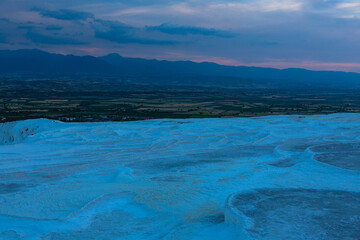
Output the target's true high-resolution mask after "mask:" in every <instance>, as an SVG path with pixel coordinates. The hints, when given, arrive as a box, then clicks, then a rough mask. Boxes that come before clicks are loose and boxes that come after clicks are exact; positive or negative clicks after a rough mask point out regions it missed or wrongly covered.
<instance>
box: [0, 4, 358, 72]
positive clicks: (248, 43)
mask: <svg viewBox="0 0 360 240" xmlns="http://www.w3.org/2000/svg"><path fill="white" fill-rule="evenodd" d="M21 48H38V49H42V50H45V51H49V52H55V53H64V54H75V55H88V54H89V55H94V56H101V55H105V54H108V53H118V54H120V55H122V56H126V57H142V58H155V59H167V60H192V61H199V62H200V61H211V62H217V63H220V64H226V65H247V66H264V67H276V68H288V67H301V68H307V69H315V70H345V71H356V72H360V54H359V53H360V2H359V0H344V1H338V0H277V1H275V0H253V1H250V0H238V1H236V0H234V1H224V0H166V1H165V0H147V1H146V0H131V1H124V0H123V1H122V0H118V1H115V0H101V1H100V0H71V1H70V0H61V1H59V0H48V1H44V0H32V1H29V0H0V49H21Z"/></svg>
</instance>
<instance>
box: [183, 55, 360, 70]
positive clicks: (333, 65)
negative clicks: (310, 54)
mask: <svg viewBox="0 0 360 240" xmlns="http://www.w3.org/2000/svg"><path fill="white" fill-rule="evenodd" d="M190 60H191V61H194V62H214V63H217V64H221V65H228V66H247V67H267V68H278V69H286V68H305V69H309V70H315V71H344V72H359V73H360V63H354V62H316V61H299V62H296V61H286V60H279V59H269V60H266V61H263V62H250V63H249V62H242V61H239V60H235V59H226V58H219V57H203V58H196V57H194V58H190Z"/></svg>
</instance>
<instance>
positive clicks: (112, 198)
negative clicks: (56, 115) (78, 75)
mask: <svg viewBox="0 0 360 240" xmlns="http://www.w3.org/2000/svg"><path fill="white" fill-rule="evenodd" d="M359 146H360V114H334V115H328V116H272V117H260V118H244V119H186V120H151V121H138V122H122V123H71V124H70V123H60V122H53V121H51V120H46V119H39V120H28V121H21V122H14V123H5V124H0V239H1V240H2V239H62V240H63V239H71V240H73V239H81V240H82V239H360V235H359V234H360V233H359V232H360V230H359V226H360V224H359V221H360V220H359V219H360V212H359V211H360V208H359V206H360V199H359V198H360V197H359V194H360V160H359V159H360V150H359ZM229 196H230V197H229ZM331 219H332V220H331Z"/></svg>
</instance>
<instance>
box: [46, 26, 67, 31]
mask: <svg viewBox="0 0 360 240" xmlns="http://www.w3.org/2000/svg"><path fill="white" fill-rule="evenodd" d="M63 28H64V27H63V26H59V25H48V26H47V27H46V28H45V29H46V30H48V31H60V30H62V29H63Z"/></svg>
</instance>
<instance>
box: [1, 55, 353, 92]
mask: <svg viewBox="0 0 360 240" xmlns="http://www.w3.org/2000/svg"><path fill="white" fill-rule="evenodd" d="M0 74H1V75H11V74H17V75H29V74H45V75H49V76H54V75H66V76H69V75H84V76H87V75H92V76H94V75H95V76H115V77H119V78H124V77H130V78H132V79H135V82H136V81H137V82H139V83H143V82H146V83H156V84H168V85H172V84H177V85H200V86H219V87H242V88H289V89H292V88H313V89H317V88H333V89H339V88H340V89H360V74H359V73H349V72H336V71H310V70H306V69H294V68H293V69H283V70H280V69H274V68H261V67H245V66H224V65H219V64H216V63H211V62H204V63H195V62H191V61H160V60H148V59H141V58H125V57H122V56H120V55H118V54H116V53H112V54H109V55H106V56H102V57H93V56H74V55H62V54H54V53H48V52H44V51H41V50H37V49H21V50H1V51H0Z"/></svg>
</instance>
